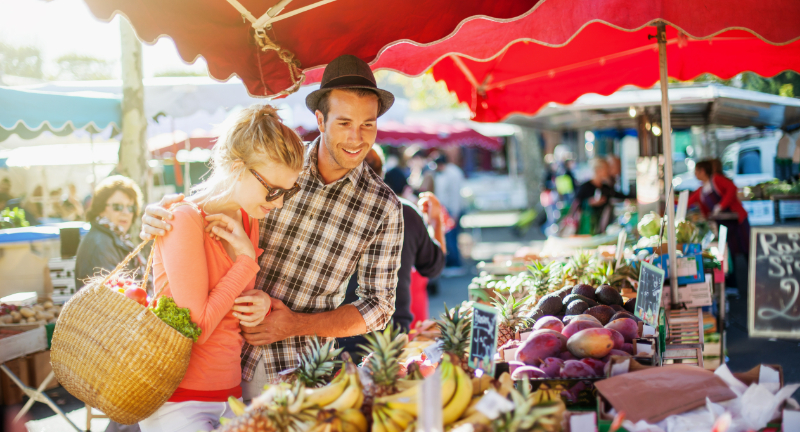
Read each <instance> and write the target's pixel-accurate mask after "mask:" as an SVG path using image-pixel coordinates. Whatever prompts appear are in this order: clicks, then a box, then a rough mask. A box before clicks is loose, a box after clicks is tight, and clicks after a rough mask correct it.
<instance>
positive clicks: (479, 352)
mask: <svg viewBox="0 0 800 432" xmlns="http://www.w3.org/2000/svg"><path fill="white" fill-rule="evenodd" d="M497 316H498V312H497V309H495V308H492V307H489V306H486V305H483V304H480V303H475V305H474V309H473V310H472V332H471V333H470V336H469V366H470V367H471V368H473V369H480V370H482V371H483V372H484V373H487V374H489V375H490V376H494V354H495V351H496V350H497Z"/></svg>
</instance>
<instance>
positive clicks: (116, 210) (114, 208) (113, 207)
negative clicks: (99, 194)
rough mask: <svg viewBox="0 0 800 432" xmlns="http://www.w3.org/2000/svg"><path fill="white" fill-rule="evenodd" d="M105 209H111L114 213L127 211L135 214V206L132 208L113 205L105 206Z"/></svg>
mask: <svg viewBox="0 0 800 432" xmlns="http://www.w3.org/2000/svg"><path fill="white" fill-rule="evenodd" d="M106 207H111V209H112V210H114V211H115V212H121V211H122V210H128V213H131V214H136V206H132V205H129V206H126V205H122V204H116V203H114V204H106Z"/></svg>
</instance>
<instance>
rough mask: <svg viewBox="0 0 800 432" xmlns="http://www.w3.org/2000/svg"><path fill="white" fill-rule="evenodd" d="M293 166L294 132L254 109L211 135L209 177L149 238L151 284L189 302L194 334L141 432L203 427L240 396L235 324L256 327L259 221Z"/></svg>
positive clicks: (262, 300) (277, 201)
mask: <svg viewBox="0 0 800 432" xmlns="http://www.w3.org/2000/svg"><path fill="white" fill-rule="evenodd" d="M302 165H303V144H302V142H301V141H300V138H299V137H298V136H297V135H296V134H295V133H294V131H292V130H291V129H290V128H289V127H287V126H285V125H284V124H283V123H282V122H281V120H280V118H279V117H278V115H277V113H276V110H275V108H273V107H272V106H270V105H263V106H253V107H251V108H248V109H245V110H243V111H242V112H241V113H239V114H238V115H237V116H236V117H235V118H233V119H232V121H231V123H230V124H229V125H228V126H227V128H226V131H225V132H224V133H223V135H222V136H220V138H219V141H218V142H217V144H216V145H215V146H214V153H213V156H212V159H211V174H210V176H209V178H208V180H206V181H205V182H203V183H201V184H200V185H198V186H197V187H196V188H195V189H194V193H193V194H192V196H190V197H189V198H188V199H187V200H186V201H185V203H179V204H177V205H176V206H174V207H173V215H174V219H173V220H172V221H171V224H172V231H171V232H170V234H169V235H168V236H164V237H158V238H157V239H156V243H155V248H156V249H155V256H154V259H153V271H154V276H155V286H156V288H157V289H158V288H160V287H162V286H166V288H165V289H164V294H163V295H165V296H168V297H172V298H174V299H175V302H176V303H177V304H178V306H180V307H186V308H189V310H190V311H191V316H192V321H193V322H195V323H196V324H197V325H198V326H199V327H200V329H201V330H202V334H201V335H200V338H199V340H198V341H197V343H195V344H194V346H193V348H192V355H191V359H190V361H189V368H188V370H187V372H186V376H185V377H184V379H183V381H182V382H181V384H180V386H179V387H178V390H176V391H175V393H174V394H173V395H172V397H170V399H169V401H168V402H167V403H166V404H165V405H164V406H163V407H161V408H160V409H159V410H158V411H156V412H155V413H154V414H153V415H152V416H151V417H149V418H147V419H145V420H143V421H142V422H140V423H139V425H140V427H141V429H142V430H143V431H145V432H167V431H169V432H173V431H187V432H197V431H210V430H213V429H214V428H216V427H217V426H219V418H220V417H232V414H231V412H230V407H229V406H228V404H227V402H226V401H227V400H228V397H230V396H233V397H236V398H241V395H242V389H241V386H240V382H241V379H242V371H241V366H240V355H241V352H242V345H243V344H244V339H243V338H242V335H241V333H240V329H239V325H240V324H241V325H242V326H251V327H252V326H256V325H258V324H260V323H261V321H262V320H263V319H264V317H265V316H266V315H267V314H268V313H269V310H270V304H271V301H270V298H269V296H268V295H267V294H266V293H264V292H263V291H260V290H255V289H253V288H254V284H255V278H256V273H258V270H259V266H258V263H257V257H258V255H259V254H260V252H261V251H260V250H259V249H258V246H257V245H258V239H259V232H258V230H259V225H258V220H259V219H263V218H264V217H265V216H266V215H267V214H268V213H269V212H270V211H271V210H273V209H276V208H281V207H282V206H283V202H284V200H288V199H289V198H290V197H291V196H292V195H293V194H295V193H296V192H297V191H298V190H299V186H298V185H297V183H296V182H297V178H298V175H299V174H300V170H301V169H302ZM209 225H210V226H211V229H210V231H211V232H210V233H207V232H206V228H207V227H208V226H209Z"/></svg>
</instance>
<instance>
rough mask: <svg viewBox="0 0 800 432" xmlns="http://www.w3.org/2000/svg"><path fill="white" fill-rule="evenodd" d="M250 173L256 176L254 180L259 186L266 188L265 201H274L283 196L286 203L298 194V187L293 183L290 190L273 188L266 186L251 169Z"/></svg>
mask: <svg viewBox="0 0 800 432" xmlns="http://www.w3.org/2000/svg"><path fill="white" fill-rule="evenodd" d="M250 172H251V173H253V175H254V176H256V179H257V180H258V181H259V182H261V185H262V186H264V187H265V188H267V198H266V199H267V201H275V200H276V199H278V198H280V197H281V195H283V200H284V201H286V200H288V199H289V198H291V197H292V196H294V194H296V193H297V192H300V185H299V184H297V182H295V184H294V186H292V188H291V189H281V188H274V187H272V186H270V185H268V184H267V182H266V181H264V179H263V178H261V176H260V175H259V174H258V173H257V172H256V170H254V169H251V170H250Z"/></svg>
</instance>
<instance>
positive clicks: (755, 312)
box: [747, 227, 800, 339]
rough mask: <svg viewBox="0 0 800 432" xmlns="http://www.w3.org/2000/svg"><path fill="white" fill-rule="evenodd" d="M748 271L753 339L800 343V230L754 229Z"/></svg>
mask: <svg viewBox="0 0 800 432" xmlns="http://www.w3.org/2000/svg"><path fill="white" fill-rule="evenodd" d="M749 270H750V271H749V277H750V280H749V283H748V291H749V299H748V300H749V301H748V311H747V324H748V329H749V331H750V336H751V337H769V338H793V339H800V298H798V297H799V296H800V227H769V228H767V227H763V228H762V227H759V228H753V229H752V231H751V237H750V269H749Z"/></svg>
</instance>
